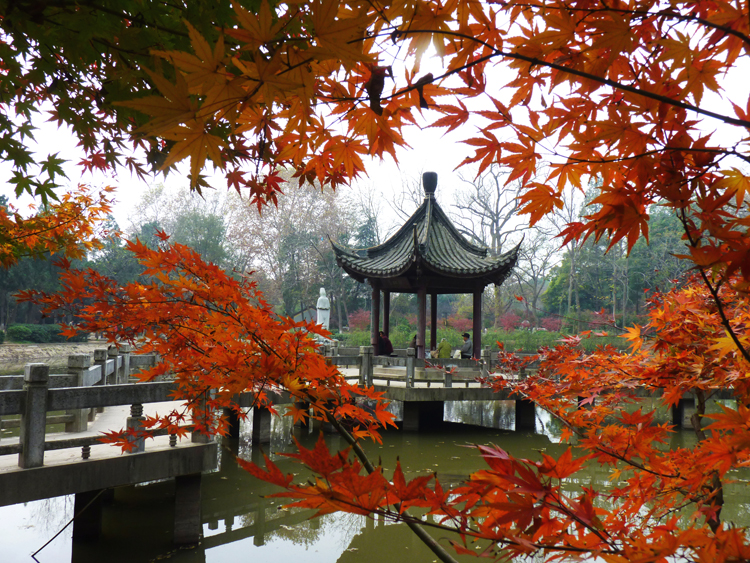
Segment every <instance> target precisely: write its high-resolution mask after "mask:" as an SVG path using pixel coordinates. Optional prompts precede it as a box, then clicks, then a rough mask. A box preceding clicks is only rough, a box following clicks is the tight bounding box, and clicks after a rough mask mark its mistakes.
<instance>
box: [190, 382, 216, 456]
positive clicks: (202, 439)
mask: <svg viewBox="0 0 750 563" xmlns="http://www.w3.org/2000/svg"><path fill="white" fill-rule="evenodd" d="M208 393H210V391H206V392H204V393H202V394H201V396H200V398H199V399H198V400H197V401H196V403H197V405H196V408H195V410H194V411H193V424H200V423H201V422H203V424H204V425H205V426H209V424H208V421H206V420H203V421H201V420H200V419H199V418H197V417H209V416H211V413H210V412H208V410H207V407H206V402H207V395H208ZM190 441H191V442H192V443H193V444H208V443H209V442H210V441H211V436H210V435H209V434H207V433H205V432H201V431H199V430H193V432H192V434H191V435H190Z"/></svg>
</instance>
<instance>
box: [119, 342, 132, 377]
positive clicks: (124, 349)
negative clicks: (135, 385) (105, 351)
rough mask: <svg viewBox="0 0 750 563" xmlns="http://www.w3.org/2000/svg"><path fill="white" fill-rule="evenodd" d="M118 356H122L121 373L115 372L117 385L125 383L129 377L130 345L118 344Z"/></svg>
mask: <svg viewBox="0 0 750 563" xmlns="http://www.w3.org/2000/svg"><path fill="white" fill-rule="evenodd" d="M117 349H118V354H119V355H120V356H122V371H118V372H117V383H127V382H128V378H129V377H130V354H131V352H132V347H131V346H130V344H118V345H117Z"/></svg>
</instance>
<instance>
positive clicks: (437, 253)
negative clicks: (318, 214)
mask: <svg viewBox="0 0 750 563" xmlns="http://www.w3.org/2000/svg"><path fill="white" fill-rule="evenodd" d="M422 184H423V186H424V192H425V197H424V202H423V203H422V205H421V206H420V207H419V208H418V209H417V210H416V211H415V212H414V214H413V215H412V216H411V217H410V218H409V220H408V221H406V223H404V225H403V226H402V227H401V228H400V229H399V230H398V232H397V233H396V234H395V235H393V236H392V237H391V238H390V239H388V240H387V241H386V242H384V243H383V244H381V245H379V246H375V247H372V248H366V249H361V250H358V249H352V248H347V247H344V246H340V245H338V244H336V243H335V242H333V241H331V244H332V245H333V250H334V252H335V253H336V261H337V263H338V265H339V266H341V268H343V269H344V271H346V273H347V274H349V275H350V276H351V277H352V278H354V279H355V280H357V281H359V282H361V283H364V282H365V281H366V282H367V283H369V284H370V286H371V287H372V312H371V316H370V336H371V341H372V345H373V346H375V347H377V342H378V332H379V330H380V301H381V300H380V296H381V292H382V294H383V328H382V330H383V331H385V332H386V333H388V328H389V327H388V325H389V317H390V297H391V293H394V292H395V293H416V294H417V299H418V314H417V357H418V358H424V357H425V344H426V343H425V329H426V326H427V319H426V316H427V295H428V294H429V296H430V349H435V346H436V344H437V342H436V340H437V338H436V334H437V296H438V295H439V294H446V293H471V294H472V295H473V296H474V301H473V332H474V335H473V342H474V357H475V358H479V355H480V350H481V349H482V294H483V292H484V289H485V287H487V286H488V285H489V284H495V285H500V284H502V283H503V281H505V279H506V278H507V277H508V275H509V274H510V272H511V270H512V269H513V266H515V264H516V261H517V260H518V250H519V247H520V245H519V246H517V247H516V248H514V249H512V250H510V251H508V252H506V253H504V254H501V255H499V256H495V255H493V254H492V253H491V252H490V250H489V249H488V248H486V247H482V246H477V245H476V244H473V243H471V242H469V241H468V240H467V239H466V238H465V237H464V236H463V235H462V234H461V233H459V232H458V230H457V229H456V227H455V226H454V225H453V223H452V222H451V220H450V219H449V218H448V216H447V215H446V214H445V212H444V211H443V210H442V209H441V208H440V206H439V205H438V203H437V201H435V189H436V187H437V174H436V173H435V172H425V173H424V174H423V175H422Z"/></svg>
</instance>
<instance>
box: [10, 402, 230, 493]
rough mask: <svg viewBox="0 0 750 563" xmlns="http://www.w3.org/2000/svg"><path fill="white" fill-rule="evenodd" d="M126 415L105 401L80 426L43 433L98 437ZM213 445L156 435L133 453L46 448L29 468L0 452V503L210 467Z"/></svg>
mask: <svg viewBox="0 0 750 563" xmlns="http://www.w3.org/2000/svg"><path fill="white" fill-rule="evenodd" d="M179 404H180V403H179V402H174V401H170V402H163V403H149V404H145V405H144V410H145V414H149V415H154V414H156V413H157V412H159V413H166V412H168V411H169V410H171V409H172V408H174V407H176V406H179ZM129 415H130V408H129V407H127V406H115V407H107V409H106V410H105V411H104V412H103V413H100V414H98V415H97V417H96V419H95V420H94V421H93V422H92V423H90V424H89V428H88V430H86V431H85V432H78V433H75V434H70V433H54V434H48V435H47V436H46V437H45V438H46V440H47V441H48V442H55V441H61V442H64V441H66V440H70V439H71V438H73V437H74V438H94V437H98V436H101V435H102V432H105V431H110V430H120V429H122V428H124V427H125V421H126V418H127V417H128V416H129ZM13 440H16V441H17V438H13ZM9 443H11V440H3V444H4V445H6V444H9ZM216 448H217V445H216V444H215V443H211V444H191V443H190V440H189V438H188V439H187V440H185V439H183V440H182V442H178V445H177V446H176V447H171V448H170V447H169V438H168V437H167V436H161V437H157V438H155V439H154V440H153V441H149V442H148V443H147V448H146V452H144V453H139V454H123V453H121V450H120V448H117V447H115V446H112V445H109V444H97V445H93V446H91V453H90V457H89V459H87V460H84V459H82V458H81V449H80V448H66V449H59V450H48V451H47V452H46V453H45V456H44V466H42V467H36V468H32V469H21V468H20V467H18V455H13V454H11V455H4V456H0V506H5V505H9V504H16V503H19V502H30V501H33V500H38V499H42V498H48V497H54V496H61V495H68V494H74V493H79V492H83V491H87V490H96V489H103V488H108V487H115V486H120V485H127V484H132V483H138V482H144V481H155V480H159V479H168V478H171V477H175V476H178V475H186V474H191V473H200V472H202V471H208V470H212V469H214V468H215V467H216Z"/></svg>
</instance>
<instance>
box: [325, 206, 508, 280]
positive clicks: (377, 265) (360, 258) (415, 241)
mask: <svg viewBox="0 0 750 563" xmlns="http://www.w3.org/2000/svg"><path fill="white" fill-rule="evenodd" d="M331 244H332V245H333V249H334V252H335V253H336V260H337V262H338V264H339V266H341V267H342V268H343V269H344V270H345V271H346V272H347V273H348V274H349V275H351V276H352V277H354V278H355V279H359V280H361V281H363V280H364V279H365V278H370V279H373V278H379V279H381V280H387V279H392V278H397V277H400V276H405V275H407V274H408V275H409V276H410V277H412V278H413V277H414V276H415V275H416V276H417V277H419V276H420V275H430V276H431V277H433V278H434V277H435V276H437V277H440V278H452V279H453V280H455V281H457V280H472V279H473V280H475V281H476V282H479V284H480V285H482V287H484V286H485V285H488V284H490V283H494V284H497V285H499V284H501V283H502V282H503V281H504V280H505V278H506V277H507V276H508V275H509V274H510V271H511V269H512V268H513V266H514V265H515V263H516V261H517V259H518V247H516V248H514V249H513V250H511V251H509V252H506V253H504V254H502V255H500V256H493V255H492V254H491V253H490V252H489V250H488V249H487V248H485V247H481V246H477V245H475V244H472V243H471V242H469V241H468V240H466V239H465V238H464V236H463V235H461V233H459V232H458V231H457V230H456V228H455V227H454V226H453V223H452V222H451V220H450V219H449V218H448V216H447V215H446V214H445V212H444V211H443V210H442V209H441V208H440V206H439V205H438V203H437V202H436V201H435V199H434V197H433V196H432V194H428V195H427V197H425V200H424V203H422V205H421V206H420V207H419V209H417V210H416V211H415V212H414V214H413V215H412V216H411V217H410V218H409V220H408V221H407V222H406V223H404V225H403V226H402V227H401V228H400V229H399V231H398V232H397V233H396V234H395V235H393V236H392V237H391V238H390V239H388V240H387V241H386V242H385V243H383V244H381V245H380V246H375V247H372V248H367V249H362V250H357V249H351V248H347V247H344V246H340V245H337V244H336V243H334V242H333V241H331ZM475 285H477V283H474V284H472V286H475Z"/></svg>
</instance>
